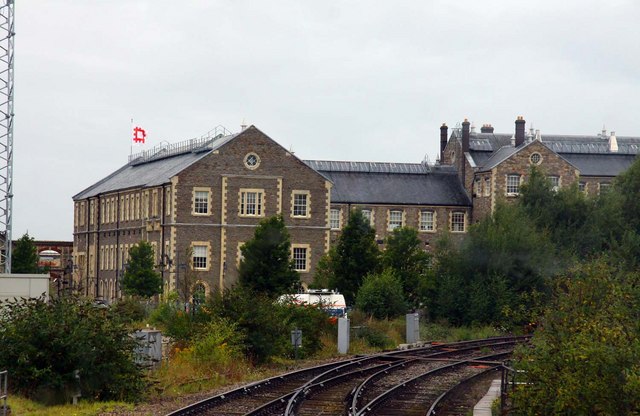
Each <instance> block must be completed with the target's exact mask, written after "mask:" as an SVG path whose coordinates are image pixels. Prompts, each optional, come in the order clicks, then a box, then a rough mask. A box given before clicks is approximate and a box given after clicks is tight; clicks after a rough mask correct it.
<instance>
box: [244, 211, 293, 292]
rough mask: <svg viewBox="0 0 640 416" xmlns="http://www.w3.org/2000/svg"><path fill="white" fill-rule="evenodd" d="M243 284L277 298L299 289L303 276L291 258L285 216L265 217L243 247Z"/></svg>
mask: <svg viewBox="0 0 640 416" xmlns="http://www.w3.org/2000/svg"><path fill="white" fill-rule="evenodd" d="M241 252H242V259H241V260H240V267H239V269H238V272H239V281H240V285H242V286H243V287H245V288H248V289H251V290H253V291H255V292H258V293H263V294H265V295H267V296H269V297H272V298H275V297H277V296H279V295H282V294H285V293H291V292H292V291H295V290H297V288H298V286H299V285H300V277H299V275H298V272H297V271H296V270H295V269H294V264H293V260H292V259H291V242H290V239H289V232H288V231H287V228H286V227H285V223H284V219H283V218H282V215H276V216H273V217H270V218H266V219H264V220H262V221H261V222H260V224H259V225H258V227H256V231H255V234H254V236H253V238H252V239H251V240H249V241H247V242H246V243H245V244H244V245H243V246H242V248H241Z"/></svg>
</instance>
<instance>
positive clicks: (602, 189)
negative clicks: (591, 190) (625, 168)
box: [598, 182, 611, 194]
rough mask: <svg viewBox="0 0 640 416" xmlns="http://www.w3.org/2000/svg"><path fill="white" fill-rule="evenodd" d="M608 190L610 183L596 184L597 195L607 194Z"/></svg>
mask: <svg viewBox="0 0 640 416" xmlns="http://www.w3.org/2000/svg"><path fill="white" fill-rule="evenodd" d="M609 188H611V183H609V182H600V183H599V184H598V193H599V194H603V193H605V192H607V191H608V190H609Z"/></svg>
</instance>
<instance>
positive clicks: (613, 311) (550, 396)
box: [514, 259, 640, 415]
mask: <svg viewBox="0 0 640 416" xmlns="http://www.w3.org/2000/svg"><path fill="white" fill-rule="evenodd" d="M639 277H640V276H639V275H638V273H637V272H627V271H625V270H623V269H620V268H618V267H617V265H616V266H614V265H612V264H610V263H609V262H608V261H607V260H606V259H599V260H597V261H593V262H588V263H584V264H579V265H577V266H575V267H574V268H572V269H570V270H569V271H568V272H567V273H566V274H565V275H564V276H562V277H561V278H559V279H558V280H557V284H556V286H555V291H554V298H553V301H552V302H551V304H550V305H549V306H548V308H547V310H546V313H545V315H544V318H543V319H542V322H541V327H542V330H539V331H536V333H535V334H534V337H533V340H532V342H531V345H530V346H527V347H524V348H522V349H520V350H519V352H518V355H517V362H516V368H517V369H518V370H524V373H522V377H523V380H522V381H526V386H525V385H521V388H520V389H518V390H517V391H516V392H515V395H514V403H515V404H516V406H517V408H518V409H519V410H518V412H517V413H516V414H524V415H560V414H561V415H633V414H638V412H640V365H639V364H638V363H640V326H639V325H638V321H639V320H640V313H639V312H638V311H640V289H639V287H638V285H637V282H638V278H639Z"/></svg>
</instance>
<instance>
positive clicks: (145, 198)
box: [142, 191, 149, 220]
mask: <svg viewBox="0 0 640 416" xmlns="http://www.w3.org/2000/svg"><path fill="white" fill-rule="evenodd" d="M142 218H144V219H145V220H146V219H147V218H149V191H144V193H143V194H142Z"/></svg>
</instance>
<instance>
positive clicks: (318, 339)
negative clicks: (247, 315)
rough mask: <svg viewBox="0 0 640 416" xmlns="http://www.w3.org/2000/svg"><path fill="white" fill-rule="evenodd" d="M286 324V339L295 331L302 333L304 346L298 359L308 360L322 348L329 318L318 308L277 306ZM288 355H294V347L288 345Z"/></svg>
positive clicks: (288, 305)
mask: <svg viewBox="0 0 640 416" xmlns="http://www.w3.org/2000/svg"><path fill="white" fill-rule="evenodd" d="M277 307H278V309H279V313H280V316H281V319H282V322H283V323H284V330H285V334H284V335H285V337H287V336H288V334H290V331H291V330H293V329H296V328H297V329H299V330H301V331H302V345H301V347H300V348H299V349H298V353H297V354H298V357H301V358H306V357H310V356H312V355H314V354H316V353H317V352H318V351H319V350H320V349H321V348H322V334H323V333H325V332H326V331H327V330H328V329H329V328H330V324H329V317H328V316H327V314H326V312H324V311H323V310H322V309H320V307H318V306H311V305H308V306H299V305H294V304H291V303H289V304H283V305H277ZM287 354H288V355H289V356H293V355H294V351H293V345H292V344H291V342H289V343H288V348H287Z"/></svg>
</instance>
